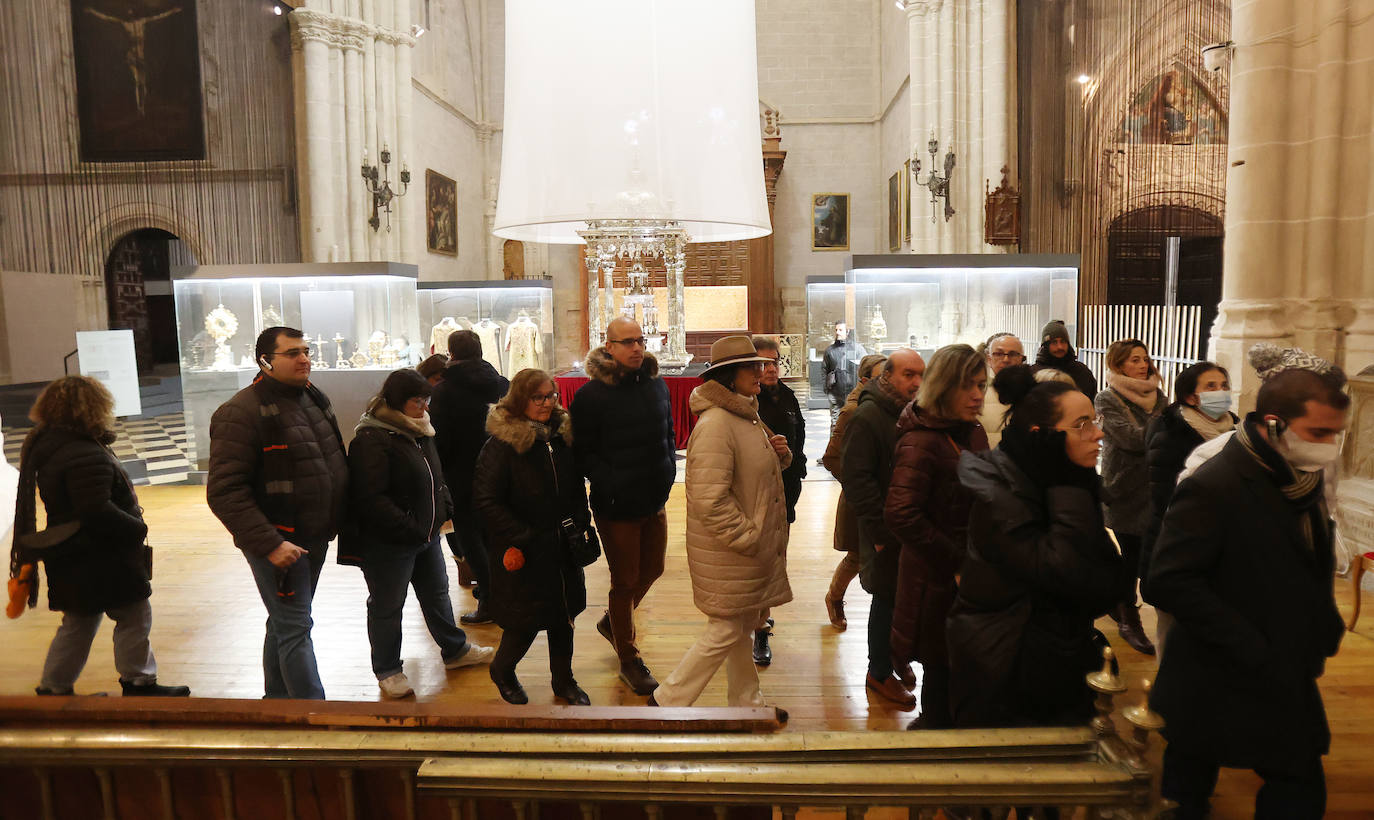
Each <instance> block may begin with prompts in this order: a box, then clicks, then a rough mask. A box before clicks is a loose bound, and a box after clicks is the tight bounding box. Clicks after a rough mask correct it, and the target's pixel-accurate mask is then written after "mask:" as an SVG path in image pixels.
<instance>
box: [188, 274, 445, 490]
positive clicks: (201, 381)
mask: <svg viewBox="0 0 1374 820" xmlns="http://www.w3.org/2000/svg"><path fill="white" fill-rule="evenodd" d="M416 273H417V269H416V267H415V266H414V265H401V264H396V263H392V262H348V263H337V264H280V265H200V266H194V267H187V268H174V269H173V270H172V279H173V282H172V295H173V297H174V300H175V303H176V318H177V334H178V343H179V345H180V350H181V386H182V394H183V399H184V405H185V413H186V427H187V429H188V430H193V431H195V432H194V434H195V436H196V447H195V452H196V455H197V460H198V461H199V462H200V468H201V469H204V467H205V465H206V463H207V460H208V458H209V454H210V447H209V427H210V424H209V422H210V416H211V415H213V413H214V411H215V409H216V408H218V407H219V405H220V404H223V403H224V402H225V401H226V400H228V399H229V398H230V397H232V396H233V395H234V393H236V392H237V391H238V390H240V389H242V388H243V387H246V386H247V385H249V384H251V383H252V381H253V379H254V378H255V377H256V376H257V374H258V372H259V370H258V365H257V362H256V361H254V356H253V347H254V344H255V342H256V341H257V337H258V334H259V333H261V332H262V330H263V329H265V328H268V327H272V326H274V325H283V326H286V327H293V328H297V329H299V330H301V331H303V332H304V333H305V336H306V338H307V340H308V341H309V346H310V360H311V377H310V378H311V382H313V383H314V384H315V385H316V386H317V387H319V388H320V389H321V390H323V391H324V393H325V395H327V396H329V398H330V401H331V402H332V403H333V405H334V411H335V415H336V416H337V417H338V420H339V428H340V430H342V431H344V438H345V439H350V438H352V430H353V425H354V422H355V421H356V419H357V418H358V416H360V415H361V414H362V410H363V408H364V407H365V406H366V404H367V400H368V399H369V398H370V397H371V396H373V395H375V394H376V392H377V390H378V389H379V388H380V387H381V384H382V381H383V380H384V379H385V378H386V374H387V373H388V372H390V371H392V370H395V369H396V368H398V367H407V366H412V365H414V364H417V363H418V362H419V361H420V359H421V356H422V354H423V353H424V352H425V350H426V348H427V339H426V338H422V337H421V336H420V331H419V323H418V321H417V315H418V314H417V312H416V299H415V277H416Z"/></svg>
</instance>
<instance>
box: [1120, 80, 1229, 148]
mask: <svg viewBox="0 0 1374 820" xmlns="http://www.w3.org/2000/svg"><path fill="white" fill-rule="evenodd" d="M1117 142H1121V143H1128V144H1135V145H1223V144H1225V143H1226V115H1225V114H1223V113H1222V112H1220V111H1219V110H1218V109H1217V104H1216V100H1215V98H1213V97H1212V95H1211V93H1210V92H1208V91H1207V89H1206V88H1205V87H1204V86H1203V85H1202V84H1201V83H1199V82H1198V81H1197V78H1196V77H1194V76H1193V75H1192V74H1191V73H1190V72H1188V71H1185V70H1182V69H1180V68H1173V69H1170V70H1169V71H1166V72H1164V73H1163V74H1160V75H1158V76H1156V77H1155V78H1154V79H1152V80H1150V81H1149V82H1148V83H1146V84H1145V87H1144V88H1142V89H1140V91H1139V92H1137V93H1136V95H1135V97H1134V98H1132V100H1131V103H1130V108H1129V109H1128V110H1127V112H1126V116H1125V118H1124V119H1123V120H1122V122H1121V131H1120V134H1119V135H1118V138H1117Z"/></svg>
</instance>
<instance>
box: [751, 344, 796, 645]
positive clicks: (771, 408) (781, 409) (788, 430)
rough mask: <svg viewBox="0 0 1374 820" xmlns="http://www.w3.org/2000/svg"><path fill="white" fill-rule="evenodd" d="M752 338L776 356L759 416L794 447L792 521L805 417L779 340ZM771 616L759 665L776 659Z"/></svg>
mask: <svg viewBox="0 0 1374 820" xmlns="http://www.w3.org/2000/svg"><path fill="white" fill-rule="evenodd" d="M753 342H754V349H755V350H757V351H758V354H759V355H760V356H763V357H764V358H767V359H772V360H773V361H772V363H771V364H765V365H764V366H763V379H762V380H761V381H760V385H761V387H762V389H761V390H760V391H759V418H760V419H762V420H763V423H764V424H766V425H768V429H769V430H772V431H773V432H774V433H777V434H778V435H780V436H786V437H787V446H788V448H790V449H791V450H792V464H791V465H790V466H789V467H788V468H787V469H786V470H783V471H782V494H783V499H784V500H785V501H786V502H787V523H788V524H791V523H792V522H793V521H796V520H797V499H798V498H801V491H802V479H803V478H806V453H804V452H802V448H803V447H805V446H806V419H805V418H803V417H802V412H801V404H800V403H798V401H797V394H796V393H793V392H792V388H790V387H788V386H787V385H785V384H783V382H782V379H781V378H780V377H779V373H778V364H777V361H778V357H779V356H780V355H781V351H780V350H779V349H778V343H777V342H776V341H774V340H773V339H772V338H770V337H768V336H755V337H754V338H753ZM771 620H772V619H771V618H769V619H767V621H766V622H765V623H762V624H759V627H758V629H756V630H754V663H757V664H759V665H760V666H767V665H768V664H770V663H772V662H773V649H772V647H770V646H769V645H768V636H769V635H770V634H772V633H771V632H770V627H771V626H772V623H771Z"/></svg>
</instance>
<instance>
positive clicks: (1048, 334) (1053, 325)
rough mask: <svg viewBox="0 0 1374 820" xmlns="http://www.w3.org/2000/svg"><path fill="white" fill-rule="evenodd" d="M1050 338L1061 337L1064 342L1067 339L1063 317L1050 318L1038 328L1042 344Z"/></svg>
mask: <svg viewBox="0 0 1374 820" xmlns="http://www.w3.org/2000/svg"><path fill="white" fill-rule="evenodd" d="M1050 339H1063V340H1064V341H1066V342H1068V341H1069V329H1068V328H1067V327H1065V326H1064V320H1063V319H1051V320H1050V323H1049V324H1047V325H1045V326H1044V328H1042V329H1041V330H1040V341H1041V343H1042V344H1043V343H1044V342H1048V341H1049V340H1050ZM1070 343H1071V342H1070Z"/></svg>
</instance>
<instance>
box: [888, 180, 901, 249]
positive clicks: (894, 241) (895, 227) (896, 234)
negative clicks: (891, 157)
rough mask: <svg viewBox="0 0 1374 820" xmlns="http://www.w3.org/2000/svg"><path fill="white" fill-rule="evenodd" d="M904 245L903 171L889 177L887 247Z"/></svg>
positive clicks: (896, 247)
mask: <svg viewBox="0 0 1374 820" xmlns="http://www.w3.org/2000/svg"><path fill="white" fill-rule="evenodd" d="M901 247H902V172H901V171H898V172H897V173H895V174H893V175H892V176H890V177H888V179H887V249H888V250H890V251H897V250H900V249H901Z"/></svg>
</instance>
